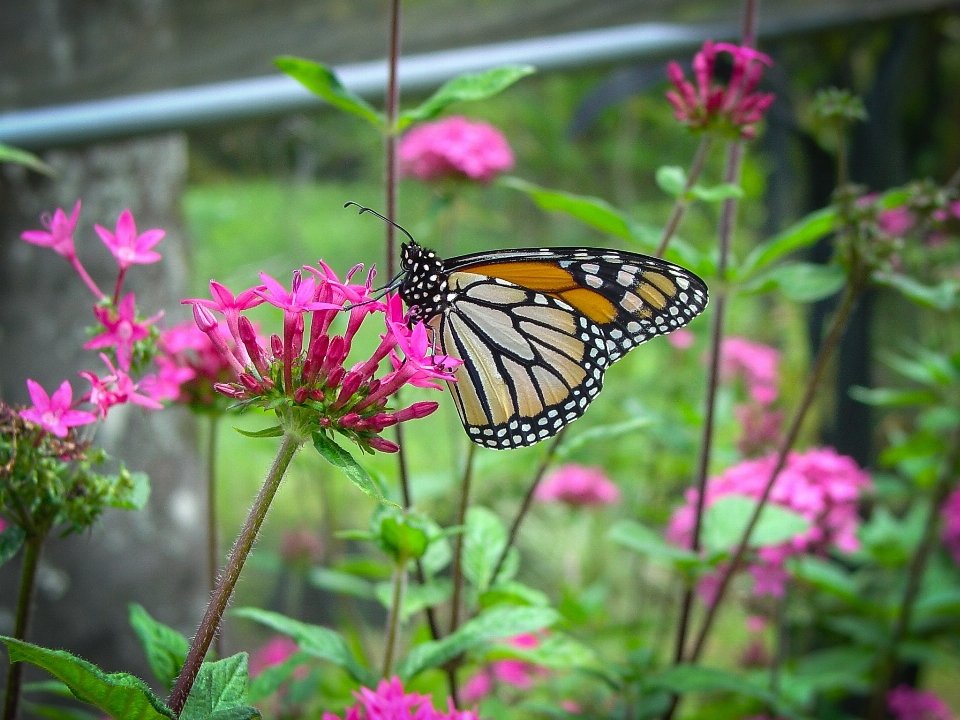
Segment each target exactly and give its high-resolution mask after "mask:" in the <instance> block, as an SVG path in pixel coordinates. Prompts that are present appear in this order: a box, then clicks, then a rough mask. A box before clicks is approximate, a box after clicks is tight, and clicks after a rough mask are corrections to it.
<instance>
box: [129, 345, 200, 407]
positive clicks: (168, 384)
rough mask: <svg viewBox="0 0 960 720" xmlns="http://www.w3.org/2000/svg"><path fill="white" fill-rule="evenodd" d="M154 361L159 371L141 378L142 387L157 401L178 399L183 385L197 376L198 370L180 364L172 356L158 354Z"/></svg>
mask: <svg viewBox="0 0 960 720" xmlns="http://www.w3.org/2000/svg"><path fill="white" fill-rule="evenodd" d="M153 361H154V363H155V364H156V366H157V372H156V373H153V374H150V375H147V376H145V377H143V378H141V380H140V389H141V390H143V392H144V394H145V395H146V396H147V397H149V398H152V399H153V400H156V401H157V402H163V401H164V400H177V399H178V398H179V397H180V396H181V390H180V388H181V386H182V385H184V384H186V383H188V382H190V381H191V380H193V379H194V378H196V376H197V371H196V370H194V369H193V368H189V367H183V366H181V365H178V364H177V361H176V360H175V359H174V358H172V357H169V356H164V355H157V356H156V357H155V358H154V359H153Z"/></svg>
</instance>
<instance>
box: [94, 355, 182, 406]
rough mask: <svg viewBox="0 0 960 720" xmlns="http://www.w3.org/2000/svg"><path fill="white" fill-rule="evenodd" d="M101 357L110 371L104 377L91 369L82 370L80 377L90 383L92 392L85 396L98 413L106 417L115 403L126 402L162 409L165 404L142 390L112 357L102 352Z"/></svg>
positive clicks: (121, 403)
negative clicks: (116, 365)
mask: <svg viewBox="0 0 960 720" xmlns="http://www.w3.org/2000/svg"><path fill="white" fill-rule="evenodd" d="M100 359H101V360H103V363H104V364H105V365H106V366H107V369H108V370H109V372H108V373H107V374H106V375H104V376H103V377H100V376H98V375H97V374H96V373H92V372H90V371H89V370H84V371H82V372H80V373H79V374H80V377H82V378H84V379H85V380H87V381H88V382H89V383H90V392H89V393H87V394H86V395H85V396H84V399H85V400H86V401H87V402H89V403H91V404H92V405H96V407H97V414H98V415H99V417H100V418H104V417H106V415H107V412H109V410H110V408H112V407H113V406H114V405H123V404H124V403H128V402H129V403H133V404H134V405H139V406H140V407H143V408H146V409H147V410H162V409H163V405H162V404H161V403H160V402H159V401H158V400H157V399H155V398H153V397H151V396H150V395H148V394H145V393H141V392H140V384H139V383H137V382H134V380H133V378H131V377H130V375H128V374H127V372H126V371H124V370H123V369H122V368H118V367H115V366H114V364H113V363H112V362H110V358H109V357H107V356H106V355H104V354H103V353H100Z"/></svg>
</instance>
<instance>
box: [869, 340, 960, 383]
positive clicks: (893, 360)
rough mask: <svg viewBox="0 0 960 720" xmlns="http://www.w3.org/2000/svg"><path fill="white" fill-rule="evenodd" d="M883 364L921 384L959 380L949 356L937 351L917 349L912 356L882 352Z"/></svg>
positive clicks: (959, 377)
mask: <svg viewBox="0 0 960 720" xmlns="http://www.w3.org/2000/svg"><path fill="white" fill-rule="evenodd" d="M881 359H882V361H883V364H884V365H886V366H887V367H890V368H893V369H894V370H896V371H897V372H898V373H900V374H901V375H903V376H904V377H907V378H910V379H911V380H914V381H916V382H918V383H920V384H921V385H931V386H934V387H936V386H948V385H953V384H954V383H956V382H958V381H960V376H958V372H957V369H956V368H954V366H953V363H952V362H950V358H948V357H947V356H945V355H942V354H940V353H937V352H931V351H929V350H924V349H919V350H918V351H917V352H915V353H914V357H902V356H900V355H894V354H893V353H883V357H882V358H881Z"/></svg>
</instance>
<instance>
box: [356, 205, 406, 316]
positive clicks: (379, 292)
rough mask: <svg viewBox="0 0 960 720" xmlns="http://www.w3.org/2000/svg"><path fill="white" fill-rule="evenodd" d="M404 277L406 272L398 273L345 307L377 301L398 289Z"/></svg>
mask: <svg viewBox="0 0 960 720" xmlns="http://www.w3.org/2000/svg"><path fill="white" fill-rule="evenodd" d="M371 212H372V211H371ZM403 278H404V273H397V275H396V276H395V277H394V278H393V280H391V281H390V282H389V283H387V284H386V285H384V286H383V287H380V288H377V289H376V290H374V291H373V295H371V296H370V297H369V298H368V299H366V300H362V301H360V302H358V303H353V304H351V305H344V306H343V309H344V310H352V309H353V308H355V307H360V306H361V305H369V304H370V303H372V302H376V301H377V300H379V299H380V298H382V297H383V296H384V295H386V294H387V293H388V292H390V291H391V290H396V289H397V288H398V287H399V286H400V283H402V282H403Z"/></svg>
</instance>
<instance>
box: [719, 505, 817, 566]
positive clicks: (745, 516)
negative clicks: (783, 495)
mask: <svg viewBox="0 0 960 720" xmlns="http://www.w3.org/2000/svg"><path fill="white" fill-rule="evenodd" d="M756 507H757V501H756V500H754V499H753V498H748V497H745V496H743V495H727V496H726V497H722V498H720V499H719V500H717V501H716V502H715V503H713V504H712V505H711V506H710V507H709V508H707V511H706V513H704V517H703V546H704V548H706V549H707V550H708V551H710V552H720V551H723V550H729V549H731V548H733V547H736V546H737V544H738V543H739V542H740V539H741V538H742V537H743V533H744V531H745V530H746V529H747V523H748V522H749V520H750V516H751V515H752V514H753V512H754V509H755V508H756ZM809 528H810V522H809V521H808V520H807V519H806V518H804V517H803V516H802V515H798V514H797V513H795V512H793V511H791V510H787V509H786V508H783V507H780V506H779V505H771V504H767V505H765V506H764V508H763V510H762V511H761V513H760V519H759V520H758V521H757V524H756V525H755V526H754V528H753V533H752V534H751V535H750V547H765V546H768V545H779V544H780V543H783V542H786V541H787V540H790V539H791V538H793V537H794V536H796V535H799V534H800V533H803V532H806V531H807V530H808V529H809Z"/></svg>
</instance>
